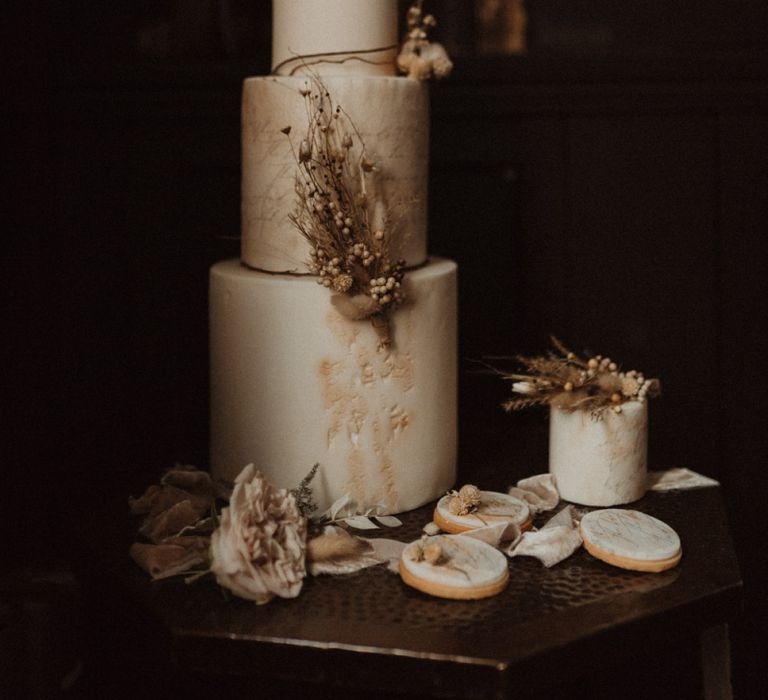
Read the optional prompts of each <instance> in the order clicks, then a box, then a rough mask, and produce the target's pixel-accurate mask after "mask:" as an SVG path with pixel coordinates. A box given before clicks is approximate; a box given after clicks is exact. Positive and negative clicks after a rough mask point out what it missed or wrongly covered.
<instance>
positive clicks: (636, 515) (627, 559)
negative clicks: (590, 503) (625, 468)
mask: <svg viewBox="0 0 768 700" xmlns="http://www.w3.org/2000/svg"><path fill="white" fill-rule="evenodd" d="M579 530H580V531H581V537H582V539H583V540H584V548H585V549H586V550H587V551H588V552H589V553H590V554H591V555H592V556H593V557H595V558H596V559H600V560H601V561H604V562H605V563H606V564H611V565H612V566H617V567H619V568H621V569H630V570H632V571H650V572H654V573H658V572H660V571H666V570H667V569H671V568H672V567H674V566H677V564H678V563H679V562H680V559H681V557H682V556H683V550H682V547H681V545H680V537H679V536H678V534H677V533H676V532H675V531H674V530H673V529H672V528H671V527H670V526H669V525H667V524H666V523H665V522H663V521H661V520H659V519H658V518H654V517H653V516H651V515H648V514H647V513H641V512H640V511H637V510H624V509H622V508H605V509H602V510H595V511H592V512H591V513H588V514H587V515H585V516H584V517H583V518H582V519H581V523H580V524H579Z"/></svg>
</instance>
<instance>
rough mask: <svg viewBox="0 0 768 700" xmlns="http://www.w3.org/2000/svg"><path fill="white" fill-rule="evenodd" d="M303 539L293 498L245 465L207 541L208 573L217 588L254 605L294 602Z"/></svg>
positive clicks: (299, 583)
mask: <svg viewBox="0 0 768 700" xmlns="http://www.w3.org/2000/svg"><path fill="white" fill-rule="evenodd" d="M306 539H307V521H306V518H304V517H303V516H302V515H301V513H300V512H299V509H298V506H297V504H296V499H295V497H294V496H293V494H291V493H290V492H289V491H287V490H286V489H277V488H274V487H273V486H272V485H271V484H270V483H269V482H268V481H267V480H266V478H265V477H264V476H263V475H262V474H261V473H260V472H258V471H256V469H255V467H254V466H253V465H252V464H249V465H248V466H247V467H246V468H245V469H243V471H242V472H241V473H240V475H239V476H238V477H237V479H235V488H234V491H233V492H232V498H231V500H230V503H229V507H228V508H224V509H223V510H222V513H221V523H220V525H219V527H218V528H217V529H216V531H215V532H214V533H213V536H212V538H211V559H212V563H211V571H212V572H213V573H214V574H215V576H216V580H217V582H218V583H219V585H221V586H223V587H225V588H228V589H229V590H230V591H232V592H233V593H234V594H235V595H237V596H239V597H240V598H246V599H248V600H253V601H254V602H256V603H257V604H258V605H263V604H264V603H267V602H269V601H270V600H271V599H272V598H274V597H275V596H280V597H281V598H295V597H296V596H298V595H299V592H300V591H301V586H302V583H303V580H304V576H305V575H306V564H305V556H306Z"/></svg>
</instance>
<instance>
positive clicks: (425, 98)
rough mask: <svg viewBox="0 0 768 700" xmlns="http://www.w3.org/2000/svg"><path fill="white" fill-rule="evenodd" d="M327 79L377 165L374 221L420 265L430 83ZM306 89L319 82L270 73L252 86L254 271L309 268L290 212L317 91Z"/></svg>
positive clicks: (245, 192) (247, 249)
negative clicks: (310, 102)
mask: <svg viewBox="0 0 768 700" xmlns="http://www.w3.org/2000/svg"><path fill="white" fill-rule="evenodd" d="M322 84H323V86H324V87H325V88H326V89H327V91H328V93H329V95H330V97H331V99H332V100H333V103H334V104H335V105H339V106H341V108H342V109H343V110H344V112H345V113H346V114H347V115H348V116H349V120H350V121H351V122H352V123H353V124H354V127H355V128H356V129H357V130H358V131H359V136H358V135H357V134H352V136H353V138H354V139H359V138H360V137H362V141H363V142H364V144H365V152H366V154H367V157H368V158H369V159H370V160H372V161H373V162H374V163H375V165H376V167H377V168H378V172H376V173H373V174H372V176H369V177H368V178H367V187H368V188H369V193H368V194H369V200H370V201H371V202H373V203H374V204H372V212H371V213H372V224H373V226H372V228H373V229H374V230H377V229H382V230H384V231H385V232H386V233H387V240H388V241H389V257H390V259H392V260H396V259H398V258H403V259H405V261H406V263H407V264H408V265H411V266H413V265H420V264H421V263H423V262H424V261H425V260H426V257H427V176H428V147H429V95H428V89H427V85H426V84H425V83H424V82H422V81H418V80H409V79H407V78H402V77H400V78H398V77H383V76H382V77H366V76H343V77H323V79H322ZM306 89H310V90H312V91H313V92H316V91H317V89H318V86H317V83H315V82H314V81H311V80H310V79H308V78H303V77H284V76H269V77H258V78H249V79H247V80H246V81H245V83H244V85H243V103H242V192H241V194H242V201H241V208H242V217H241V220H242V239H241V257H242V260H243V262H244V263H245V264H247V265H248V266H249V267H252V268H255V269H259V270H267V271H271V272H305V271H306V264H307V261H308V260H309V251H310V246H309V244H308V243H307V241H306V240H305V239H304V237H303V236H302V235H301V234H300V232H299V231H298V230H297V228H296V227H295V226H294V225H293V224H292V223H291V221H290V220H289V218H288V215H289V214H290V213H291V212H293V211H294V210H295V208H296V205H297V196H296V187H295V183H296V174H297V162H296V153H297V152H298V148H299V144H300V142H301V139H302V138H304V134H305V132H306V129H307V118H308V117H307V104H306V100H307V99H311V95H310V96H309V98H306V97H304V96H303V95H302V94H301V91H302V90H306ZM289 126H290V127H291V132H290V134H288V135H286V134H285V133H283V130H284V129H285V128H286V127H289ZM291 144H293V146H292V145H291Z"/></svg>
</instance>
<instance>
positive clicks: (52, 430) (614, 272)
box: [2, 0, 768, 697]
mask: <svg viewBox="0 0 768 700" xmlns="http://www.w3.org/2000/svg"><path fill="white" fill-rule="evenodd" d="M199 4H200V5H201V6H203V5H206V6H207V4H206V3H199ZM208 4H210V3H208ZM181 5H183V3H178V6H181ZM577 5H578V6H575V5H574V4H573V3H559V4H558V3H555V2H536V3H531V4H530V6H531V10H532V16H531V32H532V34H531V36H532V41H534V45H533V46H532V50H531V53H530V55H529V56H527V57H517V58H509V57H507V58H500V57H498V58H493V57H490V58H489V57H486V58H480V57H470V56H465V57H464V58H461V56H459V57H458V59H457V66H456V71H455V75H454V76H453V77H452V78H451V80H450V81H448V82H446V83H445V84H441V85H437V86H435V87H434V89H433V101H432V106H433V108H432V143H431V149H432V150H431V153H432V156H431V158H432V160H431V163H432V171H431V175H432V179H431V186H430V214H429V215H430V224H431V225H430V241H431V243H430V248H431V250H432V251H433V252H434V253H436V254H441V255H446V256H449V257H452V258H454V259H456V260H457V261H458V262H459V265H460V285H461V297H460V299H461V309H460V312H461V355H462V358H463V359H462V374H461V390H462V393H461V403H462V421H463V422H462V426H463V427H462V430H463V431H465V432H466V431H468V430H471V426H472V425H474V424H476V423H477V422H478V421H498V425H499V435H500V438H499V439H501V437H502V436H503V429H504V421H507V420H511V421H520V420H522V421H531V422H537V421H541V420H543V418H541V417H539V416H535V415H534V416H527V417H519V416H516V417H506V416H503V415H501V413H500V411H499V409H498V404H499V402H500V401H501V400H502V399H503V398H504V395H505V392H506V387H505V386H504V385H503V383H501V382H499V381H498V380H497V379H496V378H494V377H490V376H488V375H482V374H477V373H475V371H474V370H475V369H476V363H475V362H474V361H475V360H478V359H481V358H483V357H486V356H509V355H513V354H515V353H517V352H536V351H539V350H542V349H544V348H545V347H546V344H547V342H548V341H547V338H548V334H549V333H555V334H557V335H558V336H559V337H561V339H562V340H564V341H565V342H566V343H567V344H570V345H572V346H573V347H574V348H575V349H584V348H591V349H593V350H594V351H595V352H602V353H604V354H606V353H607V354H609V355H611V356H612V357H614V358H616V359H617V360H619V361H621V362H622V363H623V364H624V365H625V366H627V367H637V368H641V369H643V370H644V371H645V372H646V374H647V375H653V376H659V377H661V379H662V382H663V388H664V394H663V396H662V398H660V399H658V400H657V401H656V402H654V404H653V406H652V419H651V420H652V423H651V426H652V427H651V462H652V467H655V468H666V467H671V466H688V467H691V468H694V469H697V470H700V471H703V472H705V473H708V474H712V475H714V476H716V477H717V478H719V479H720V480H721V481H722V482H723V484H724V487H725V489H726V494H727V497H728V501H729V506H730V513H731V518H732V525H733V531H734V536H735V539H736V544H737V548H738V551H739V554H740V558H741V562H742V566H743V568H744V572H745V578H746V582H747V594H748V597H747V601H748V615H747V616H745V620H744V621H743V622H742V623H741V626H740V627H739V629H738V631H737V638H736V644H737V649H738V651H739V655H738V660H737V671H738V674H739V675H738V679H739V681H738V682H739V683H741V686H740V687H742V688H749V687H752V686H751V684H752V683H753V682H757V681H758V680H760V673H759V671H760V669H759V667H758V666H759V663H758V662H759V654H758V653H757V652H756V651H754V648H755V645H756V640H758V639H759V638H761V632H760V625H761V622H760V621H761V620H765V619H766V617H767V616H766V602H765V596H764V595H763V593H762V584H763V582H764V581H765V580H766V577H768V571H767V570H766V558H765V557H764V556H762V555H761V554H760V553H759V552H760V551H761V549H762V546H763V540H762V539H761V538H762V537H764V536H766V534H768V533H766V528H765V526H764V524H763V523H762V522H761V520H760V518H759V517H758V516H757V513H758V510H759V509H760V508H762V507H763V501H764V494H765V493H766V489H765V486H766V479H765V469H766V466H768V437H767V436H768V430H767V429H766V428H768V409H767V408H766V401H765V399H764V393H765V392H764V382H765V380H764V379H763V375H764V374H765V367H766V358H768V308H766V307H767V306H768V294H767V292H768V290H767V289H766V285H767V284H768V283H767V282H766V280H768V260H767V257H766V242H765V239H766V220H768V216H767V215H768V165H767V164H768V51H767V49H768V43H766V41H765V39H764V37H765V36H768V31H766V30H768V15H767V14H766V12H765V11H764V9H762V6H761V5H760V3H751V2H748V1H746V0H745V1H742V2H714V1H713V2H710V3H708V4H707V7H708V8H709V14H707V13H705V12H703V10H702V12H699V13H696V12H693V11H689V12H687V14H686V12H685V11H684V8H683V5H684V3H683V4H681V3H672V5H670V7H669V8H667V9H668V13H669V14H668V19H669V21H668V22H665V21H663V19H660V18H658V17H656V15H655V12H656V11H655V9H654V7H655V5H654V7H651V5H650V4H647V3H640V4H636V7H635V13H636V14H633V15H632V16H628V14H627V13H621V12H618V11H617V10H615V8H614V9H613V10H611V9H609V7H608V6H609V5H611V6H612V4H611V3H608V4H606V3H594V4H593V5H590V4H589V3H584V2H582V3H578V4H577ZM646 5H647V6H646ZM173 6H174V5H173V3H167V4H163V3H152V2H144V3H130V2H115V3H112V4H110V5H109V6H107V5H105V4H98V5H95V4H93V3H87V2H80V3H72V5H71V7H69V8H68V9H63V8H62V7H58V6H57V7H48V6H47V4H46V3H43V4H39V3H38V4H35V3H31V4H25V5H24V8H23V9H20V10H19V14H18V15H17V22H16V24H15V25H14V24H11V31H12V33H14V34H15V41H12V42H11V47H12V48H15V50H16V53H15V55H13V56H12V57H11V59H9V60H8V61H4V62H3V64H4V65H5V66H6V68H11V69H12V70H11V71H10V72H9V73H10V75H11V78H12V79H11V82H10V83H9V84H10V90H9V92H8V97H7V99H5V100H4V101H3V107H2V110H3V111H2V116H3V121H4V123H5V124H6V128H5V129H4V130H3V137H4V154H5V158H4V159H3V170H4V171H5V172H6V174H7V175H8V177H7V178H6V183H9V184H7V187H6V189H5V191H4V193H3V196H4V198H5V199H6V202H5V204H6V205H7V211H8V212H9V215H8V216H7V217H6V230H5V235H4V239H3V240H4V242H5V243H6V244H7V246H8V250H9V254H8V255H7V256H6V257H5V260H4V262H5V265H4V277H5V279H4V282H5V284H4V287H5V293H4V300H3V308H4V311H6V321H5V322H4V327H5V332H4V336H5V339H4V343H3V350H4V355H5V357H4V361H3V362H4V368H5V369H6V371H7V374H6V378H5V379H4V383H5V384H6V390H5V391H4V397H5V398H6V402H4V403H6V406H5V408H6V411H5V415H6V416H7V417H6V419H5V427H6V429H7V430H8V432H9V434H10V436H11V437H12V439H10V440H9V441H8V443H7V456H6V460H5V462H6V465H7V466H6V473H7V474H9V475H12V476H13V477H14V478H12V479H11V489H10V492H9V493H10V496H11V499H10V500H11V501H13V502H14V503H16V504H19V503H23V504H25V508H23V509H21V514H20V515H19V516H17V518H16V520H15V521H14V522H15V523H16V524H17V525H19V527H18V531H19V532H29V531H30V530H29V528H32V531H37V530H38V529H41V528H42V529H43V530H46V529H47V528H48V523H49V521H48V520H47V519H46V518H39V517H38V516H37V514H38V513H47V514H51V513H53V514H55V515H56V517H57V518H59V519H61V520H66V519H67V518H71V517H76V516H75V515H74V514H75V513H76V512H77V509H78V508H83V507H87V502H88V499H89V498H93V497H95V496H97V495H101V494H109V493H114V492H115V490H116V489H117V490H119V489H123V488H125V486H124V484H125V483H126V482H127V481H130V480H131V479H132V478H134V477H135V476H136V475H144V474H151V473H155V472H156V470H158V469H159V468H161V467H164V466H167V465H169V464H170V463H172V462H173V461H175V460H179V461H188V462H194V463H197V464H199V465H202V466H204V465H205V461H206V454H207V446H206V445H207V425H208V413H207V411H208V409H207V310H206V309H207V298H206V296H207V270H208V267H209V266H210V265H211V264H212V263H213V262H214V261H216V260H219V259H222V258H225V257H232V256H236V255H237V252H238V241H237V236H238V229H239V98H240V83H241V80H242V78H243V77H244V76H246V75H250V74H258V73H264V72H265V71H266V70H267V60H268V59H267V58H266V57H267V55H268V47H267V46H265V44H264V36H265V35H267V36H268V33H266V31H265V29H264V25H263V23H262V24H259V18H260V17H261V19H262V20H263V11H262V13H261V15H259V14H258V13H257V14H256V15H254V16H253V17H252V18H251V21H252V26H251V31H252V36H253V37H256V38H259V37H260V38H261V39H260V40H261V43H258V42H256V43H254V44H252V45H249V44H247V42H245V43H240V44H237V42H235V43H236V45H235V48H234V49H231V48H230V49H228V50H227V52H225V51H223V50H222V47H221V40H220V37H218V35H216V36H214V35H211V34H210V33H206V31H205V30H204V25H202V26H203V29H200V27H199V26H198V25H196V24H194V22H193V23H192V24H189V23H187V24H185V22H186V21H187V20H188V19H189V18H188V17H187V18H186V19H185V16H182V17H181V19H179V14H178V13H177V14H176V15H174V13H173V11H172V7H173ZM565 6H568V8H570V9H568V11H567V12H565V10H564V9H563V8H564V7H565ZM444 7H445V8H446V10H447V11H451V8H453V10H454V11H456V12H464V13H466V7H463V6H462V5H461V4H460V3H459V4H457V3H455V2H454V3H451V2H450V1H449V0H444ZM558 7H559V8H560V10H562V11H563V12H565V14H562V12H561V13H558V11H557V10H558ZM574 7H575V9H574ZM169 8H171V10H169ZM457 8H458V9H457ZM579 8H581V10H582V14H579V12H578V9H579ZM590 8H591V10H592V11H588V10H590ZM601 8H602V9H601ZM574 13H575V14H574ZM601 13H602V14H601ZM681 13H682V14H681ZM169 16H170V17H176V23H175V24H174V23H171V24H170V25H167V26H166V30H167V31H166V33H165V34H162V32H160V36H165V37H166V39H167V41H166V43H163V42H162V41H160V43H159V44H158V46H159V48H157V49H156V50H155V49H151V50H149V53H147V51H145V52H144V54H142V55H138V54H137V52H136V40H135V37H136V32H138V31H139V30H140V29H141V27H146V25H147V22H148V21H149V20H153V19H156V18H160V19H162V18H167V17H169ZM462 16H464V15H462ZM567 17H571V18H572V21H571V24H570V25H568V24H567V23H566V18H567ZM596 17H597V18H601V19H595V18H596ZM574 18H575V19H574ZM584 18H587V19H584ZM651 18H653V19H654V21H650V20H651ZM675 18H677V19H675ZM449 19H450V16H449ZM580 19H581V20H583V21H581V23H579V21H580ZM686 21H687V22H688V25H686V24H685V22H686ZM676 23H677V31H676V30H675V24H676ZM150 24H151V22H150ZM449 25H450V23H449ZM158 26H160V27H161V28H162V26H165V25H162V22H161V23H160V25H158ZM569 26H570V27H571V29H570V32H569V31H566V29H567V28H568V27H569ZM168 27H170V29H168ZM185 27H186V29H185ZM563 27H565V28H566V29H563ZM574 27H575V29H574ZM601 27H602V29H600V28H601ZM606 27H607V28H608V30H609V31H608V30H606ZM760 27H762V30H763V31H762V32H760V31H758V29H759V28H760ZM686 28H690V31H689V32H686V31H685V30H686ZM635 29H637V33H634V30H635ZM739 29H741V32H739ZM598 30H599V31H598ZM169 32H170V33H169ZM174 32H175V34H174ZM156 33H157V32H156ZM144 36H145V43H146V42H147V41H149V40H148V39H146V34H145V35H144ZM149 36H150V38H151V37H152V36H155V35H152V34H150V35H149ZM169 36H170V39H168V37H169ZM467 36H470V34H468V35H467ZM174 37H175V38H174ZM185 37H186V41H182V39H184V38H185ZM595 37H598V38H600V37H602V39H601V40H600V41H602V43H600V42H598V43H599V45H598V46H596V45H595ZM606 37H607V38H606ZM622 37H624V43H623V44H622V43H621V42H622ZM761 37H762V38H761ZM158 41H159V40H158ZM536 41H538V44H536V43H535V42H536ZM149 45H150V47H151V46H154V44H152V43H151V41H150V42H149ZM238 47H240V48H238ZM242 47H246V48H242ZM249 47H250V48H249ZM253 47H256V48H253ZM457 47H458V49H459V50H460V51H461V50H462V49H463V50H465V51H468V49H467V47H466V45H462V44H461V42H458V44H457ZM153 50H154V51H155V55H154V56H153V55H152V51H153ZM226 53H228V54H229V56H227V55H225V54H226ZM232 54H234V57H233V56H232ZM19 475H23V476H22V478H19ZM29 504H31V507H30V505H29ZM11 512H13V511H11ZM30 513H32V514H30ZM702 527H706V523H702ZM12 531H15V530H12ZM745 697H747V696H745Z"/></svg>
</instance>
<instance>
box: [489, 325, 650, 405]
mask: <svg viewBox="0 0 768 700" xmlns="http://www.w3.org/2000/svg"><path fill="white" fill-rule="evenodd" d="M552 344H553V345H554V346H555V349H556V350H557V352H550V353H547V354H546V355H539V356H536V357H518V360H519V361H520V363H521V364H522V365H523V367H524V370H525V371H524V373H521V374H514V373H513V374H506V373H501V374H502V376H503V377H504V378H505V379H509V380H511V381H512V382H513V383H512V391H513V392H514V393H516V394H519V395H521V396H522V398H514V399H510V400H509V401H507V402H506V403H505V404H504V408H505V409H506V410H507V411H517V410H519V409H521V408H527V407H528V406H534V405H539V404H548V405H550V406H555V407H557V408H562V409H564V410H566V411H575V410H577V409H580V410H587V411H590V412H591V413H592V415H593V416H595V417H600V416H601V415H602V414H603V412H604V411H607V410H612V411H614V412H616V413H621V412H622V404H624V403H626V402H627V401H639V402H640V403H643V402H644V401H645V400H646V399H647V398H652V397H654V396H656V395H658V394H659V392H660V390H661V385H660V383H659V380H658V379H646V378H645V377H644V376H643V374H642V373H641V372H637V371H636V370H631V371H629V372H622V371H621V370H620V369H619V367H618V365H617V364H616V363H615V362H613V361H612V360H611V358H610V357H604V356H602V355H594V356H593V357H588V358H582V357H579V356H578V355H577V354H576V353H574V352H572V351H570V350H568V348H566V347H565V346H563V344H562V343H561V342H560V341H559V340H557V338H554V337H553V338H552Z"/></svg>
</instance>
